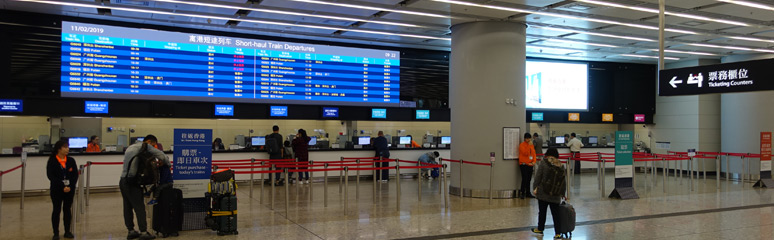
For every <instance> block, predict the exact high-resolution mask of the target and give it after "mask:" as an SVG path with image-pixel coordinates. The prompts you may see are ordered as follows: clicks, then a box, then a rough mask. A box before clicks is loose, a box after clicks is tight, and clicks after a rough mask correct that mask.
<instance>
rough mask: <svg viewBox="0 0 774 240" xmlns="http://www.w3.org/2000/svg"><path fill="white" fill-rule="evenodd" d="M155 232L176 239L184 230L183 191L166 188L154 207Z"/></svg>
mask: <svg viewBox="0 0 774 240" xmlns="http://www.w3.org/2000/svg"><path fill="white" fill-rule="evenodd" d="M153 230H154V231H156V233H157V235H161V236H162V237H170V236H172V237H176V236H178V235H179V232H180V231H182V230H183V191H181V190H180V189H176V188H171V187H168V188H164V189H162V190H161V191H160V193H159V196H158V203H157V204H156V205H154V206H153Z"/></svg>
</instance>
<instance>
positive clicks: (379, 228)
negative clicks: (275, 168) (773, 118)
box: [0, 173, 774, 240]
mask: <svg viewBox="0 0 774 240" xmlns="http://www.w3.org/2000/svg"><path fill="white" fill-rule="evenodd" d="M611 175H612V174H608V177H607V181H606V183H607V184H606V185H607V186H606V189H605V190H606V192H607V193H609V191H611V190H612V187H613V178H612V176H611ZM710 178H711V179H708V180H698V181H696V182H695V184H696V185H695V190H694V191H691V190H690V185H689V180H688V178H683V179H682V181H681V180H678V179H677V178H675V177H672V176H669V177H668V179H667V193H664V188H663V184H662V182H661V181H662V180H663V176H662V175H658V182H656V183H655V184H654V183H653V182H652V181H650V180H651V178H650V176H649V177H647V178H645V175H643V174H638V175H637V191H638V193H639V195H640V199H635V200H616V199H609V198H603V197H602V196H601V194H600V191H599V190H598V185H597V178H596V174H595V173H585V174H582V175H580V176H576V177H575V178H574V179H575V182H574V188H573V190H572V198H571V200H572V201H571V203H572V204H573V205H574V206H575V209H576V211H577V223H578V226H577V228H576V229H575V232H574V233H573V239H702V240H705V239H774V201H772V197H773V196H774V194H772V193H774V190H766V189H754V188H752V187H751V186H752V184H751V183H746V184H745V187H743V186H742V184H740V183H738V182H730V183H727V182H726V181H722V182H721V189H720V190H717V189H716V181H715V180H714V178H713V177H710ZM422 184H423V186H422V201H421V202H420V201H418V199H417V180H416V179H404V180H402V181H401V189H402V191H401V201H400V211H398V207H397V201H396V197H397V196H396V195H397V194H396V186H395V181H394V179H393V180H392V181H391V182H389V183H380V184H378V185H379V186H380V187H381V190H377V191H376V193H377V197H376V203H374V198H373V194H374V191H373V190H372V189H373V187H372V186H373V185H372V182H370V180H363V181H361V183H360V186H359V195H356V186H355V184H354V181H351V182H350V186H349V203H348V214H347V215H345V214H344V203H343V199H344V198H343V192H342V193H339V185H338V183H336V182H333V183H329V185H328V207H325V206H324V202H323V197H324V195H323V193H324V192H323V189H324V188H323V184H322V183H314V184H313V187H312V188H313V192H311V193H312V194H313V196H311V197H313V199H312V200H311V201H310V195H309V194H310V190H309V185H300V186H296V185H291V186H290V187H289V190H290V191H289V192H288V193H289V196H290V202H289V206H290V207H289V209H288V215H287V216H286V214H285V201H284V196H285V190H284V187H282V188H277V189H276V191H277V196H276V199H275V206H274V210H271V206H270V205H271V204H270V201H269V195H268V193H269V191H270V190H269V188H268V187H267V188H266V189H264V202H263V204H261V203H260V194H259V191H260V187H259V186H258V185H256V186H255V188H254V191H255V192H254V195H253V198H250V197H249V187H247V186H242V187H241V188H240V189H239V196H238V197H239V226H238V227H239V235H236V236H217V235H216V234H215V232H213V231H209V230H196V231H184V232H182V233H181V237H180V238H181V239H259V238H260V239H357V238H362V239H395V238H416V239H448V238H458V237H459V238H464V239H551V236H552V234H553V229H550V228H549V229H547V230H546V236H539V235H535V234H532V233H531V232H530V231H529V228H530V227H533V226H535V225H536V222H537V201H536V200H519V199H500V200H498V199H495V200H493V202H492V204H491V205H490V204H489V201H488V200H487V199H470V198H465V199H462V200H461V199H460V198H459V197H456V196H452V197H450V198H449V202H448V203H449V209H445V208H444V202H443V198H442V197H441V195H439V194H438V186H439V185H438V182H437V181H432V182H430V181H424V182H423V183H422ZM18 201H19V199H18V198H5V199H3V201H2V204H3V205H2V216H0V217H1V218H0V239H50V238H51V229H50V211H51V205H50V204H51V203H50V199H49V198H48V197H29V198H27V200H26V203H25V209H24V210H21V211H20V210H19V202H18ZM90 205H91V206H89V207H88V208H87V209H85V214H84V215H83V217H82V218H81V220H80V221H79V222H78V223H77V225H76V226H77V227H76V228H77V230H76V232H75V235H76V237H77V238H78V239H113V238H115V239H124V238H125V237H126V230H125V229H124V227H123V220H122V219H123V218H122V217H121V214H122V211H121V201H120V194H119V193H99V194H92V196H91V204H90ZM547 224H549V225H550V224H551V220H550V217H549V220H548V223H547Z"/></svg>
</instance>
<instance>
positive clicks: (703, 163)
mask: <svg viewBox="0 0 774 240" xmlns="http://www.w3.org/2000/svg"><path fill="white" fill-rule="evenodd" d="M700 161H701V162H699V163H700V164H701V169H702V175H703V177H704V180H705V181H706V180H707V159H705V158H702V159H701V160H700ZM696 179H698V177H697V178H696Z"/></svg>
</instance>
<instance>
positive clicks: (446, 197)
mask: <svg viewBox="0 0 774 240" xmlns="http://www.w3.org/2000/svg"><path fill="white" fill-rule="evenodd" d="M441 163H443V161H441ZM441 174H442V176H441V177H442V178H443V182H442V183H443V187H442V188H441V189H439V192H440V191H444V189H445V188H446V164H443V172H441ZM444 192H445V194H441V197H443V206H444V209H449V190H448V189H446V190H445V191H444Z"/></svg>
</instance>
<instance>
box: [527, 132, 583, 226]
mask: <svg viewBox="0 0 774 240" xmlns="http://www.w3.org/2000/svg"><path fill="white" fill-rule="evenodd" d="M545 156H546V159H545V161H540V162H539V164H541V165H540V167H538V171H537V173H536V174H535V181H534V183H535V184H534V187H533V190H532V194H534V195H535V197H537V199H538V207H539V212H538V226H537V228H533V229H532V232H533V233H537V234H543V230H545V227H546V211H547V210H548V209H547V208H548V207H551V217H552V218H553V219H554V231H555V232H556V234H555V235H554V238H556V239H559V238H562V234H567V233H570V232H572V230H573V229H570V230H569V231H568V229H569V228H570V227H572V228H574V226H575V218H574V216H575V214H574V210H573V214H572V219H571V220H572V222H570V221H568V220H569V219H568V216H567V215H564V214H562V213H565V211H563V210H562V209H561V208H562V206H561V205H560V204H561V203H562V198H564V199H565V201H568V200H569V198H568V197H567V196H566V195H565V190H566V189H567V183H566V181H565V179H566V177H567V176H566V174H565V168H564V167H563V166H562V162H561V161H559V151H557V150H556V148H554V147H552V148H549V149H548V150H547V151H546V153H545ZM568 215H569V214H568Z"/></svg>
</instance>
